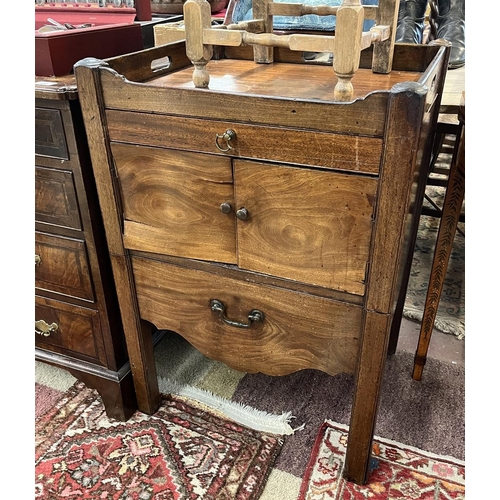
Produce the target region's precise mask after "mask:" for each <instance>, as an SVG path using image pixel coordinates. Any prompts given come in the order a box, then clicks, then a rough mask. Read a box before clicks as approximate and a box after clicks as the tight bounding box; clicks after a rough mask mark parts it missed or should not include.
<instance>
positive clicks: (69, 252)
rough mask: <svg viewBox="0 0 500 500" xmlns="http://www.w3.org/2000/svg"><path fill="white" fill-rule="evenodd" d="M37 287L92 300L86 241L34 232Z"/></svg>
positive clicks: (92, 291) (92, 292)
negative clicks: (36, 258)
mask: <svg viewBox="0 0 500 500" xmlns="http://www.w3.org/2000/svg"><path fill="white" fill-rule="evenodd" d="M35 255H37V256H38V259H39V260H38V262H37V264H36V266H35V286H36V287H37V288H40V289H47V290H51V291H54V292H57V293H62V294H66V295H71V296H73V297H78V298H80V299H84V300H89V301H93V300H94V299H95V297H94V290H93V287H92V281H91V278H90V268H89V263H88V255H87V251H86V248H85V241H84V240H82V239H75V238H71V239H70V238H64V237H61V236H56V235H52V234H47V233H41V232H35Z"/></svg>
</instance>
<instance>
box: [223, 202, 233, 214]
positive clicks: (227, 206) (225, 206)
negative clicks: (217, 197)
mask: <svg viewBox="0 0 500 500" xmlns="http://www.w3.org/2000/svg"><path fill="white" fill-rule="evenodd" d="M220 211H221V212H222V213H223V214H228V213H229V212H230V211H231V203H228V202H227V201H225V202H224V203H221V205H220Z"/></svg>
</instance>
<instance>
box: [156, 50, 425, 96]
mask: <svg viewBox="0 0 500 500" xmlns="http://www.w3.org/2000/svg"><path fill="white" fill-rule="evenodd" d="M207 68H208V71H209V73H210V84H209V90H211V91H216V92H229V93H232V94H246V95H259V96H269V97H284V98H294V99H319V100H324V101H330V100H332V101H333V89H334V86H335V83H336V81H337V77H336V76H335V73H334V72H333V68H332V67H331V66H329V65H328V66H326V65H320V64H290V63H272V64H258V63H255V62H254V61H248V60H240V59H221V60H212V61H210V62H209V63H208V65H207ZM192 74H193V66H189V67H187V68H183V69H181V70H179V71H177V72H175V73H170V74H168V75H164V76H161V77H158V78H155V79H153V80H150V81H148V84H151V85H155V86H156V85H158V86H161V87H170V88H182V89H194V88H195V87H194V84H193V82H192ZM421 76H422V73H421V72H410V71H391V73H389V74H376V73H373V72H372V71H371V70H370V69H359V70H358V71H357V72H356V74H355V75H354V78H353V79H352V83H353V86H354V99H357V98H364V97H365V96H366V95H367V94H369V93H370V92H373V91H376V90H379V91H380V90H390V89H391V87H392V86H393V85H395V84H396V83H400V82H406V81H418V80H419V79H420V77H421ZM199 90H203V89H199Z"/></svg>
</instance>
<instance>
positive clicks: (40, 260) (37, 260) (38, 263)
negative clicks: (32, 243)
mask: <svg viewBox="0 0 500 500" xmlns="http://www.w3.org/2000/svg"><path fill="white" fill-rule="evenodd" d="M41 263H42V258H41V257H40V256H39V255H37V254H35V266H39V265H40V264H41Z"/></svg>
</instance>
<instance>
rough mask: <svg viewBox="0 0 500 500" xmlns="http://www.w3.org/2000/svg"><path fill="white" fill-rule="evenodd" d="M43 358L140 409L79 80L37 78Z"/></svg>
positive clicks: (116, 405)
mask: <svg viewBox="0 0 500 500" xmlns="http://www.w3.org/2000/svg"><path fill="white" fill-rule="evenodd" d="M35 358H36V359H37V360H39V361H43V362H47V363H50V364H53V365H55V366H58V367H60V368H64V369H66V370H68V371H69V372H70V373H72V374H73V375H74V376H75V377H76V378H78V379H80V380H82V381H84V382H85V383H86V384H87V385H89V386H90V387H93V388H95V389H97V390H98V391H99V393H100V395H101V397H102V399H103V402H104V404H105V407H106V411H107V414H108V415H109V416H110V417H113V418H116V419H119V420H126V419H127V418H129V417H130V415H131V414H132V413H133V412H134V411H135V410H136V408H137V403H136V398H135V391H134V386H133V381H132V375H131V370H130V363H129V362H128V356H127V351H126V346H125V338H124V334H123V326H122V322H121V317H120V314H119V310H118V300H117V296H116V291H115V287H114V282H113V276H112V273H111V265H110V259H109V254H108V248H107V245H106V238H105V234H104V227H103V222H102V217H101V213H100V210H99V205H98V201H97V192H96V186H95V180H94V176H93V172H92V168H91V163H90V156H89V151H88V145H87V140H86V137H85V130H84V126H83V118H82V115H81V110H80V104H79V101H78V93H77V90H76V83H75V78H74V76H68V77H60V78H42V77H39V78H35Z"/></svg>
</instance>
